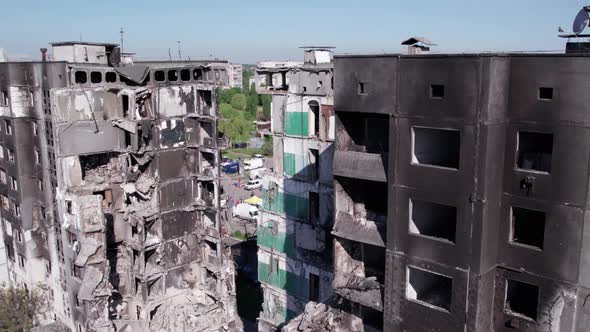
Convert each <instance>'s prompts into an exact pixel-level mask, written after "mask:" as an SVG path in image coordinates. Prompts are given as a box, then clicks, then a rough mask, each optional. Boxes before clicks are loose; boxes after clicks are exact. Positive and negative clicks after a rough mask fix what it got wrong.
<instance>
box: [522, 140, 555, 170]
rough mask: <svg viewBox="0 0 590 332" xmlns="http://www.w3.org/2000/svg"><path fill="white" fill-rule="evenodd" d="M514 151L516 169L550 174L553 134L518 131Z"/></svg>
mask: <svg viewBox="0 0 590 332" xmlns="http://www.w3.org/2000/svg"><path fill="white" fill-rule="evenodd" d="M516 150H517V151H516V153H517V156H518V159H517V166H518V168H520V169H528V170H534V171H539V172H547V173H550V172H551V156H552V153H553V134H547V133H535V132H528V131H519V132H518V136H517V147H516Z"/></svg>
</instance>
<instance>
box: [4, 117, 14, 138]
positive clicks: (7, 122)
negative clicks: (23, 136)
mask: <svg viewBox="0 0 590 332" xmlns="http://www.w3.org/2000/svg"><path fill="white" fill-rule="evenodd" d="M4 126H5V127H6V135H12V123H11V122H10V119H6V120H4Z"/></svg>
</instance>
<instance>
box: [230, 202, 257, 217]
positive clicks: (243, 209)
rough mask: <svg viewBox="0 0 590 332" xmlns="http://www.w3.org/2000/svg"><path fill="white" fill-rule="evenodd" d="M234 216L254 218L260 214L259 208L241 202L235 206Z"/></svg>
mask: <svg viewBox="0 0 590 332" xmlns="http://www.w3.org/2000/svg"><path fill="white" fill-rule="evenodd" d="M232 216H233V217H238V218H243V219H249V220H253V219H256V216H258V208H257V207H255V206H253V205H250V204H247V203H240V204H238V205H235V206H234V207H233V210H232Z"/></svg>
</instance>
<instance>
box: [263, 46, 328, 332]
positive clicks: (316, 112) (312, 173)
mask: <svg viewBox="0 0 590 332" xmlns="http://www.w3.org/2000/svg"><path fill="white" fill-rule="evenodd" d="M332 70H333V64H332V51H331V48H327V47H305V48H304V62H303V63H294V62H289V63H274V62H261V63H258V65H257V68H256V86H257V91H258V93H261V94H269V95H271V96H272V104H271V133H272V137H273V162H274V169H273V170H272V171H267V172H265V173H264V175H263V179H262V183H263V188H262V191H263V199H264V206H263V208H262V211H261V212H260V215H259V219H258V230H257V242H258V279H259V281H260V282H261V284H262V288H263V297H264V301H263V304H262V312H261V313H260V317H259V319H258V329H259V330H260V331H276V330H277V328H278V327H279V326H281V325H282V324H283V323H285V322H286V321H288V320H290V319H291V318H293V317H295V316H297V315H299V314H301V313H302V312H304V310H305V305H306V304H307V303H308V302H309V301H316V302H317V301H320V302H321V301H324V300H326V299H328V298H330V297H331V296H332V294H333V292H332V279H333V273H332V271H333V267H332V243H331V235H330V231H331V228H332V220H333V216H332V213H333V211H332V210H333V200H334V195H333V187H332V182H333V178H332V158H333V150H334V148H333V140H334V111H333V110H334V107H333V87H332V82H333V81H332Z"/></svg>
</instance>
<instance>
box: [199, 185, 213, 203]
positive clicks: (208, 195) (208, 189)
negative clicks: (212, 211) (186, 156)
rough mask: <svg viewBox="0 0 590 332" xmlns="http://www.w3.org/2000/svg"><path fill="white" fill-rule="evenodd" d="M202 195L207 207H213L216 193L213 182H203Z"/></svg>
mask: <svg viewBox="0 0 590 332" xmlns="http://www.w3.org/2000/svg"><path fill="white" fill-rule="evenodd" d="M202 184H203V186H202V193H201V198H202V199H203V200H204V201H205V204H207V206H210V207H213V206H214V202H213V197H214V193H215V185H214V184H213V183H212V182H202Z"/></svg>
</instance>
